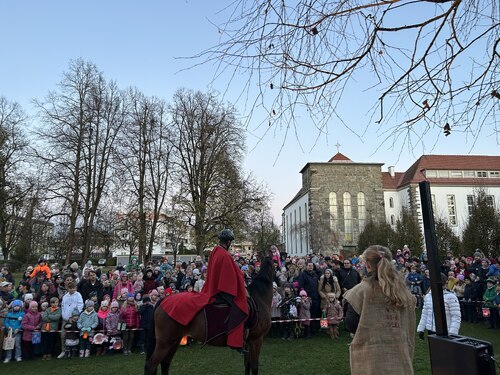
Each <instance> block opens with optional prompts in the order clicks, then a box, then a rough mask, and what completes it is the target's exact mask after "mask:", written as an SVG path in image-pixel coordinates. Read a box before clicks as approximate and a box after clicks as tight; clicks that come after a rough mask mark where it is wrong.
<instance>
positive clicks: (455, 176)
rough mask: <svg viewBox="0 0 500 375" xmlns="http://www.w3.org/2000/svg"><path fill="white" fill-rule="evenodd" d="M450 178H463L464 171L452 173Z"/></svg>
mask: <svg viewBox="0 0 500 375" xmlns="http://www.w3.org/2000/svg"><path fill="white" fill-rule="evenodd" d="M450 177H453V178H462V171H450Z"/></svg>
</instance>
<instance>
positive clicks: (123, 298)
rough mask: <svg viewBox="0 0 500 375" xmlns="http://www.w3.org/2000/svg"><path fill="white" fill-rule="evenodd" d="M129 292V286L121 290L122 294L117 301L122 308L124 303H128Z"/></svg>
mask: <svg viewBox="0 0 500 375" xmlns="http://www.w3.org/2000/svg"><path fill="white" fill-rule="evenodd" d="M128 293H129V291H128V289H127V288H122V289H121V290H120V295H119V296H118V297H117V298H116V302H118V305H119V306H120V308H122V306H123V305H126V302H127V294H128Z"/></svg>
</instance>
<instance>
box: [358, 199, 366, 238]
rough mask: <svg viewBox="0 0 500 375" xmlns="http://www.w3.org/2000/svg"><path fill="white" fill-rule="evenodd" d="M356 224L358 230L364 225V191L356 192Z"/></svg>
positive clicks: (361, 229)
mask: <svg viewBox="0 0 500 375" xmlns="http://www.w3.org/2000/svg"><path fill="white" fill-rule="evenodd" d="M357 198H358V225H359V231H360V232H361V231H363V229H364V228H365V225H366V203H365V193H363V192H359V193H358V197H357Z"/></svg>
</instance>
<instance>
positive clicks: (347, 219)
mask: <svg viewBox="0 0 500 375" xmlns="http://www.w3.org/2000/svg"><path fill="white" fill-rule="evenodd" d="M343 201H344V239H345V240H346V241H352V208H351V194H349V193H348V192H345V193H344V196H343Z"/></svg>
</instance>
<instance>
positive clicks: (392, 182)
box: [382, 172, 404, 190]
mask: <svg viewBox="0 0 500 375" xmlns="http://www.w3.org/2000/svg"><path fill="white" fill-rule="evenodd" d="M403 176H404V173H402V172H396V173H394V177H392V176H391V174H390V173H389V172H382V186H383V187H384V189H388V190H396V189H397V188H398V186H399V181H400V180H401V178H402V177H403Z"/></svg>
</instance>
